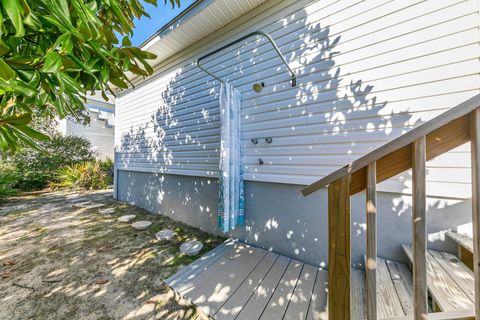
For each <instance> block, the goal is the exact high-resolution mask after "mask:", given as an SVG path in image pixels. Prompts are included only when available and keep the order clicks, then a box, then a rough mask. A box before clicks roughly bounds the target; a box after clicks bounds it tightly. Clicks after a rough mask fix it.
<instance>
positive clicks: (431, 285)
mask: <svg viewBox="0 0 480 320" xmlns="http://www.w3.org/2000/svg"><path fill="white" fill-rule="evenodd" d="M402 247H403V250H404V251H405V253H406V255H407V257H408V259H409V260H410V264H411V263H412V261H413V253H412V252H413V251H412V247H411V246H410V245H402ZM427 287H428V292H429V294H430V296H431V297H432V307H433V311H435V312H448V311H459V310H472V309H474V300H475V291H474V276H473V272H472V270H470V268H468V267H467V266H466V265H465V264H463V263H462V262H461V261H460V260H459V259H458V258H457V257H456V256H454V255H452V254H450V253H446V252H439V251H434V250H428V253H427Z"/></svg>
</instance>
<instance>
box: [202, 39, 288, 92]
mask: <svg viewBox="0 0 480 320" xmlns="http://www.w3.org/2000/svg"><path fill="white" fill-rule="evenodd" d="M252 36H262V37H265V38H267V40H268V41H270V43H271V44H272V46H273V48H274V49H275V51H276V52H277V54H278V56H279V57H280V59H282V61H283V63H284V64H285V66H286V67H287V69H288V71H289V72H290V75H291V77H292V87H295V86H296V85H297V77H296V76H295V74H294V73H293V71H292V69H291V68H290V66H289V65H288V63H287V60H285V58H284V57H283V55H282V53H281V52H280V49H279V48H278V46H277V45H276V43H275V41H274V40H273V38H272V37H271V36H270V35H268V34H267V33H265V32H263V31H254V32H252V33H249V34H247V35H245V36H243V37H241V38H240V39H237V40H235V41H232V42H230V43H227V44H226V45H224V46H223V47H221V48H218V49H216V50H214V51H212V52H210V53H207V54H206V55H204V56H202V57H200V58H198V59H197V61H196V64H197V66H198V67H199V68H200V69H202V70H203V71H205V72H206V73H208V74H209V75H210V76H212V77H213V78H215V79H216V80H218V81H220V82H224V81H223V80H222V79H220V78H219V77H217V76H216V75H214V74H212V73H210V72H209V71H208V70H206V69H205V68H204V67H202V66H201V65H200V61H201V60H204V59H206V58H208V57H210V56H212V55H214V54H215V53H218V52H220V51H222V50H223V49H225V48H227V47H229V46H232V45H234V44H237V43H239V42H241V41H243V40H245V39H247V38H250V37H252Z"/></svg>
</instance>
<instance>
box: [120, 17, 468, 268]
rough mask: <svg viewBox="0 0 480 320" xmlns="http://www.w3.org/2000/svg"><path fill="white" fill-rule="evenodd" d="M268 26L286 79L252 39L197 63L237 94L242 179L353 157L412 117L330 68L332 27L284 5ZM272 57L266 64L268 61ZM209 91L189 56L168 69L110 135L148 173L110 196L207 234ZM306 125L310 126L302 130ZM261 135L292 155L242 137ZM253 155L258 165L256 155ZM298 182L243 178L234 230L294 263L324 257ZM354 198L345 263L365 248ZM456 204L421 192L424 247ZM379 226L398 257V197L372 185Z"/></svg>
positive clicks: (128, 160) (212, 183)
mask: <svg viewBox="0 0 480 320" xmlns="http://www.w3.org/2000/svg"><path fill="white" fill-rule="evenodd" d="M297 13H298V12H297ZM302 14H303V15H306V14H304V13H301V14H300V15H302ZM274 24H275V25H278V27H277V28H276V29H275V30H273V31H272V32H271V34H272V35H273V36H274V38H275V40H276V41H277V43H278V44H279V46H280V49H281V51H282V52H283V54H284V56H285V57H286V59H287V61H288V62H289V64H290V65H291V66H293V67H294V72H295V73H296V74H297V78H298V84H297V87H295V88H292V87H291V86H290V81H289V76H288V73H287V70H286V68H285V67H284V66H283V65H282V64H281V62H280V60H279V59H278V58H275V53H274V51H273V49H271V47H269V44H268V43H267V42H266V41H265V40H263V39H258V40H255V39H253V40H249V41H246V42H244V43H242V44H239V45H236V46H232V47H231V48H229V49H226V50H224V51H222V52H220V53H218V54H217V55H215V56H213V57H212V58H210V59H211V60H209V61H207V62H206V63H205V67H206V68H209V70H211V72H213V73H215V74H216V75H217V76H219V77H221V78H223V79H226V80H228V81H230V82H231V83H232V84H234V86H235V87H237V88H238V89H239V90H240V91H241V93H242V119H243V120H242V152H243V154H244V163H243V164H244V170H245V176H246V177H247V179H248V180H258V181H261V180H262V177H263V176H265V175H269V174H270V175H274V174H278V173H279V172H280V173H282V174H285V175H289V174H292V171H291V170H297V171H298V172H295V174H299V175H304V176H306V177H312V176H315V177H317V176H322V175H325V174H328V173H330V172H332V171H333V170H334V169H335V168H338V167H340V166H342V165H344V164H345V163H339V160H338V158H337V157H336V156H338V155H339V154H341V155H342V156H351V157H359V156H361V155H362V154H365V153H367V152H368V151H370V150H371V149H372V148H373V147H377V146H379V145H380V144H382V143H383V142H384V141H385V140H390V139H393V138H395V137H397V136H399V135H400V134H402V133H404V132H406V131H407V130H408V129H409V128H412V127H415V126H417V125H418V124H419V123H420V120H417V121H412V119H411V116H410V115H409V112H408V108H405V111H402V112H400V113H394V112H393V111H392V112H391V113H390V114H388V115H385V110H386V106H387V104H388V101H377V98H376V97H375V96H374V95H373V94H372V90H373V86H371V85H368V84H364V83H363V81H362V80H361V79H356V80H351V79H350V77H349V75H348V73H347V72H345V71H343V70H342V66H341V65H336V63H335V57H336V55H338V54H340V52H339V51H337V50H336V47H337V45H338V44H339V43H341V41H342V39H341V35H331V34H330V28H329V27H328V26H326V27H322V26H321V25H320V24H319V23H308V21H307V18H303V19H298V17H297V16H296V14H291V15H289V16H288V17H286V18H285V19H283V20H281V21H277V22H275V23H274ZM268 27H269V28H270V27H271V26H268ZM267 31H269V30H267ZM269 32H270V31H269ZM292 38H293V39H294V40H291V39H292ZM249 53H250V55H249ZM252 53H253V54H252ZM275 59H276V60H275ZM272 61H276V64H275V65H274V66H272ZM259 81H262V82H265V83H267V84H268V85H267V86H266V87H265V89H264V90H263V91H262V93H260V94H258V93H253V92H252V90H251V86H252V84H253V83H255V82H259ZM218 92H219V85H218V82H217V81H215V80H213V79H211V78H210V77H209V76H208V75H206V74H204V73H203V72H202V71H200V70H199V69H198V68H194V67H193V65H192V64H190V65H188V66H185V67H184V68H182V69H180V70H178V71H176V72H175V74H174V76H173V77H172V78H171V79H169V80H168V84H167V85H166V87H165V89H164V90H163V91H162V98H163V101H164V105H163V106H159V107H158V109H157V110H156V112H154V113H153V114H151V116H150V119H149V121H144V122H142V123H140V124H136V125H132V126H131V127H130V130H129V131H127V132H123V133H121V142H120V146H119V148H118V154H117V161H118V166H119V167H121V168H128V169H130V170H133V171H152V172H156V173H155V174H147V173H141V174H140V173H132V172H130V173H128V172H122V174H121V175H120V179H119V181H120V184H121V187H120V188H119V189H120V190H121V192H120V193H119V195H120V199H122V200H127V201H129V202H131V203H133V204H136V205H138V206H141V207H143V208H146V209H148V210H150V211H153V212H161V213H162V214H167V215H169V216H171V217H174V218H176V219H179V220H181V221H183V222H186V223H189V224H193V225H195V226H197V227H200V228H201V229H203V230H206V231H210V232H215V231H216V214H217V212H216V208H217V206H216V201H217V192H218V191H217V180H216V177H217V175H218V172H217V167H218V161H219V145H220V144H219V142H220V141H219V140H220V137H219V133H220V122H219V106H218ZM139 107H140V108H141V106H139ZM382 110H383V112H381V111H382ZM279 119H287V121H288V122H286V121H280V120H279ZM286 123H288V125H286ZM264 128H265V129H264ZM311 128H315V129H314V130H317V131H316V132H318V134H317V135H314V136H311V135H309V133H310V132H311V130H312V129H311ZM307 130H308V131H307ZM263 132H269V133H272V132H273V133H275V134H276V135H275V136H274V139H275V140H278V141H280V142H281V143H282V146H283V147H287V146H289V145H290V146H293V147H294V148H295V150H297V153H296V155H294V156H292V155H285V154H283V155H282V153H281V152H278V150H279V148H278V147H276V148H275V146H273V147H272V146H260V145H259V146H252V145H251V143H250V139H251V138H254V137H258V136H262V133H263ZM366 136H368V137H370V138H369V139H367V140H368V144H365V143H364V144H362V143H361V142H362V141H366V140H365V137H366ZM306 137H308V138H306ZM304 138H305V139H304ZM334 138H335V139H336V141H341V142H340V143H339V144H337V145H335V146H332V145H331V144H330V141H329V139H334ZM337 138H339V139H337ZM352 140H358V141H352ZM339 145H340V146H339ZM273 149H276V152H277V154H276V155H275V156H271V157H269V155H272V154H275V153H271V151H272V150H273ZM311 150H318V153H317V155H322V156H323V155H328V154H331V155H333V154H335V155H336V156H332V157H331V158H330V160H329V161H327V162H325V163H324V164H323V166H315V167H313V166H312V167H308V166H305V165H306V164H309V162H308V161H309V160H308V157H305V155H312V154H315V153H312V151H311ZM269 152H270V153H269ZM259 156H262V158H263V160H264V163H265V164H264V165H263V166H259V165H258V164H257V163H256V159H257V158H258V157H259ZM306 158H307V159H306ZM327 158H328V157H325V159H327ZM305 161H306V162H305ZM310 164H311V163H310ZM289 166H291V167H289ZM293 166H295V167H293ZM292 168H293V169H292ZM279 170H280V171H279ZM281 170H285V171H283V172H281ZM302 170H303V171H302ZM173 175H179V176H173ZM196 176H197V177H196ZM198 176H204V177H210V178H199V177H198ZM312 180H314V179H312ZM300 189H301V188H300V187H299V186H294V185H279V184H270V183H269V184H267V183H260V182H248V183H247V186H246V206H247V210H246V218H247V220H246V226H245V227H244V228H240V229H239V230H236V231H235V232H234V235H236V236H238V237H239V238H241V239H246V240H247V241H248V242H250V243H252V244H256V245H259V246H261V247H265V248H272V249H273V250H275V251H277V252H280V253H283V254H286V255H289V256H292V257H296V258H298V259H300V260H303V261H306V262H310V263H314V264H317V265H324V264H326V259H327V251H326V250H327V246H326V245H327V203H326V193H325V192H324V191H321V192H319V195H317V196H313V197H310V198H303V197H302V196H301V195H300ZM287 194H290V195H287ZM364 202H365V201H364V195H363V194H360V195H358V196H356V197H354V198H353V199H352V208H353V212H352V244H353V248H352V252H354V258H355V262H356V263H357V264H361V263H362V262H361V261H362V260H363V252H364V251H365V249H364V242H365V241H364V238H365V218H364V215H365V212H364V208H365V204H364ZM467 204H468V202H467ZM465 206H466V203H465V202H464V201H458V202H457V203H456V204H454V205H451V206H450V203H449V202H448V201H447V200H442V199H437V200H435V199H431V200H429V217H432V219H431V221H432V223H431V224H429V233H431V234H432V236H431V239H430V240H431V241H432V245H433V246H437V245H439V246H440V245H442V243H443V238H442V236H441V235H438V233H439V232H441V231H442V230H445V229H446V228H448V227H456V226H458V225H459V224H465V223H468V221H467V219H466V217H464V216H462V217H460V218H459V217H456V218H455V219H453V218H451V217H450V218H448V219H443V218H444V217H446V216H449V213H450V212H454V211H455V210H456V207H461V208H464V207H465ZM434 217H439V218H441V219H435V218H434ZM464 218H465V219H464ZM450 223H451V224H450ZM379 224H380V226H379V246H380V247H379V253H380V254H381V255H383V256H384V257H387V258H395V259H401V253H400V251H399V250H401V249H400V244H401V243H402V242H410V239H411V203H410V200H409V197H403V196H401V197H398V195H395V194H388V193H385V194H382V195H381V196H380V199H379ZM217 232H218V231H217ZM357 239H358V241H357Z"/></svg>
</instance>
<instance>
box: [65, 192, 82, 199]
mask: <svg viewBox="0 0 480 320" xmlns="http://www.w3.org/2000/svg"><path fill="white" fill-rule="evenodd" d="M79 196H80V194H79V193H73V194H69V195H66V196H65V198H67V199H69V200H72V199H75V198H78V197H79Z"/></svg>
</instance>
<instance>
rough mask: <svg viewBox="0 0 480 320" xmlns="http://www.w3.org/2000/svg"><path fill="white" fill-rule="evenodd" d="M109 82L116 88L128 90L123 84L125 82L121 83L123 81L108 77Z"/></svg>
mask: <svg viewBox="0 0 480 320" xmlns="http://www.w3.org/2000/svg"><path fill="white" fill-rule="evenodd" d="M110 82H111V83H112V84H113V85H114V86H117V87H119V88H122V89H128V85H127V84H126V83H125V81H123V80H122V79H120V78H113V77H110Z"/></svg>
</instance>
